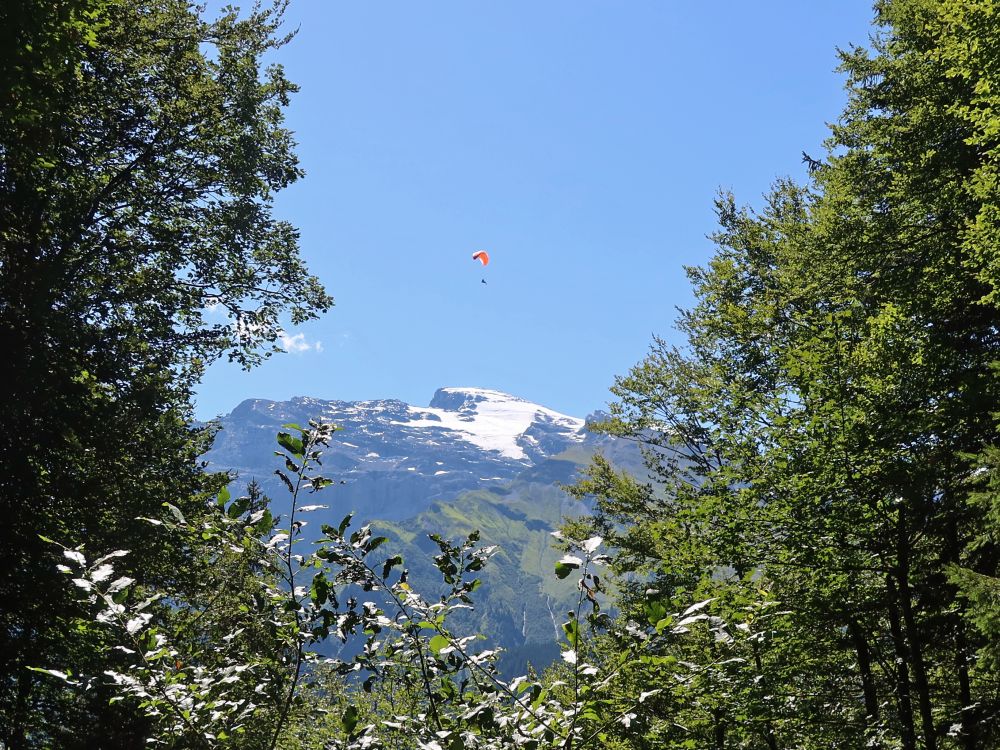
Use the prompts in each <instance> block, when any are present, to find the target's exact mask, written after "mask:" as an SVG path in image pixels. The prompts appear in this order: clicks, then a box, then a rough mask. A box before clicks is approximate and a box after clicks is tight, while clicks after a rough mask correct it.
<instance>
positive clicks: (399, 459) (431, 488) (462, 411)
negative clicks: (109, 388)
mask: <svg viewBox="0 0 1000 750" xmlns="http://www.w3.org/2000/svg"><path fill="white" fill-rule="evenodd" d="M310 419H314V420H319V421H326V422H333V423H334V424H336V425H337V426H338V427H340V428H342V429H341V431H340V432H338V433H337V434H336V436H335V439H334V441H333V444H332V445H331V446H330V448H329V449H328V450H327V451H326V452H325V453H324V456H325V457H324V461H323V465H324V469H325V474H326V475H327V476H329V477H330V478H332V479H335V480H337V481H342V482H344V484H342V485H339V486H338V487H337V488H336V491H335V492H334V493H331V496H329V497H328V498H327V499H328V500H329V501H330V502H331V503H332V504H335V505H336V506H337V508H338V509H342V508H343V509H347V510H353V511H355V512H356V513H357V514H358V517H359V518H365V519H385V520H402V519H406V518H410V517H412V516H415V515H417V514H418V513H421V512H422V511H424V510H426V509H427V508H429V507H430V505H431V503H432V502H434V501H435V500H440V499H450V498H454V497H455V496H457V495H458V494H459V493H461V492H463V491H465V490H472V489H481V488H483V487H489V486H491V485H495V484H499V485H502V484H505V483H508V482H510V481H512V480H513V479H514V478H515V477H516V476H518V475H519V474H520V473H521V472H522V471H524V470H525V469H527V468H530V467H533V466H536V465H538V464H539V463H541V462H543V461H544V460H545V459H546V458H548V457H550V456H554V455H557V454H559V453H562V452H563V451H566V450H567V449H569V448H571V447H573V446H579V445H582V444H583V443H585V442H588V436H587V432H586V430H585V427H584V420H583V419H578V418H575V417H570V416H566V415H564V414H559V413H558V412H555V411H552V410H551V409H546V408H545V407H543V406H539V405H538V404H533V403H531V402H529V401H525V400H524V399H520V398H517V397H516V396H511V395H509V394H506V393H501V392H499V391H492V390H485V389H481V388H441V389H439V390H438V391H437V392H436V393H435V394H434V397H433V398H432V399H431V402H430V405H429V406H426V407H419V406H411V405H409V404H406V403H404V402H402V401H397V400H392V399H389V400H376V401H322V400H319V399H313V398H294V399H292V400H291V401H282V402H277V401H265V400H260V399H257V400H249V401H244V402H243V403H242V404H240V405H239V406H238V407H236V409H234V410H233V412H232V413H231V414H229V415H228V416H226V417H224V418H223V419H222V420H221V424H222V430H221V431H220V433H219V435H218V436H217V438H216V441H215V446H214V447H213V449H212V450H211V451H210V452H209V453H208V454H206V456H205V459H206V460H207V461H208V462H209V468H211V469H220V470H222V469H225V470H230V471H235V472H237V474H238V475H239V477H240V478H241V479H243V480H244V481H245V480H248V479H250V478H256V479H257V481H258V482H260V483H261V484H262V485H263V486H264V487H265V490H266V491H268V494H270V495H271V496H272V498H274V499H275V502H276V504H277V505H279V506H280V505H281V503H280V498H281V496H282V494H283V491H282V490H281V488H280V485H279V484H278V482H277V480H276V478H275V477H274V476H273V472H274V469H275V468H276V466H277V464H276V461H275V457H274V452H273V451H274V449H275V442H274V436H275V434H276V433H277V432H278V430H280V429H281V425H283V424H287V423H289V422H293V423H296V424H300V425H303V426H305V425H306V424H307V423H308V421H309V420H310ZM592 440H593V439H591V441H592Z"/></svg>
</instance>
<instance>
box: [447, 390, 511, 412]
mask: <svg viewBox="0 0 1000 750" xmlns="http://www.w3.org/2000/svg"><path fill="white" fill-rule="evenodd" d="M485 401H491V402H511V401H519V402H522V403H528V402H527V401H525V400H524V399H523V398H518V397H517V396H512V395H510V394H509V393H504V392H503V391H494V390H490V389H488V388H471V387H469V388H457V387H448V388H438V389H437V390H436V391H434V397H433V398H432V399H431V403H430V408H431V409H444V410H446V411H462V410H463V409H473V408H475V405H476V404H478V403H482V402H485Z"/></svg>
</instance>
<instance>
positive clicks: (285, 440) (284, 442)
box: [278, 432, 305, 458]
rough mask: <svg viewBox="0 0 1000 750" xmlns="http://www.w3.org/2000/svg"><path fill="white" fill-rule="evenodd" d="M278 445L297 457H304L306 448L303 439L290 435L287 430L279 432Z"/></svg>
mask: <svg viewBox="0 0 1000 750" xmlns="http://www.w3.org/2000/svg"><path fill="white" fill-rule="evenodd" d="M278 445H280V446H281V447H282V448H284V449H285V450H286V451H288V452H289V453H291V454H292V455H293V456H295V457H296V458H302V457H303V454H304V453H305V450H304V448H303V446H302V440H301V439H299V438H297V437H293V436H292V435H289V434H288V433H287V432H279V433H278Z"/></svg>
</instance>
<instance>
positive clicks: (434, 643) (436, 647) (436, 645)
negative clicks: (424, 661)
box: [427, 633, 450, 656]
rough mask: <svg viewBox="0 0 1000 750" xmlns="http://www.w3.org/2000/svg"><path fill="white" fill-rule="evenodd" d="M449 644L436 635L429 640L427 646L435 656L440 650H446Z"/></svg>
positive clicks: (445, 639)
mask: <svg viewBox="0 0 1000 750" xmlns="http://www.w3.org/2000/svg"><path fill="white" fill-rule="evenodd" d="M449 643H450V641H449V640H448V639H447V638H445V637H444V636H443V635H441V634H440V633H439V634H438V635H436V636H434V637H433V638H431V640H430V642H429V643H428V644H427V645H428V646H429V647H430V649H431V651H433V652H434V655H435V656H436V655H438V654H440V653H441V649H443V648H446V647H447V646H448V644H449Z"/></svg>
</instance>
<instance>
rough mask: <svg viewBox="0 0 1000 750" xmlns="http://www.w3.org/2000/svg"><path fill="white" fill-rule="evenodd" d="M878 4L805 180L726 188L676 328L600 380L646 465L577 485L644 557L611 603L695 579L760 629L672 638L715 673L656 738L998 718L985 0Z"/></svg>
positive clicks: (913, 730)
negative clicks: (874, 28) (740, 190)
mask: <svg viewBox="0 0 1000 750" xmlns="http://www.w3.org/2000/svg"><path fill="white" fill-rule="evenodd" d="M876 12H877V21H878V23H879V29H878V34H877V35H876V36H875V37H874V38H873V48H872V50H871V51H869V50H864V49H860V48H852V49H849V50H846V51H844V52H842V55H841V56H842V64H843V70H844V71H845V72H846V74H847V76H848V93H849V103H848V106H847V108H846V110H845V112H844V115H843V116H842V118H841V120H840V121H839V122H838V123H837V124H836V125H834V126H833V128H832V136H831V138H830V140H829V143H828V151H827V155H826V158H825V159H824V160H813V159H811V158H810V159H809V161H810V164H811V170H812V171H811V174H812V181H811V184H810V185H809V186H808V187H803V186H799V185H796V184H793V183H791V182H789V181H779V182H778V183H777V184H776V185H775V187H774V188H773V190H772V191H771V193H770V194H769V195H768V197H767V203H766V206H765V207H764V208H763V210H761V211H760V212H755V211H752V210H749V209H744V208H740V207H738V206H737V205H736V202H735V200H734V199H733V198H732V197H731V196H722V197H721V198H720V200H719V201H718V203H717V210H718V215H719V220H720V225H721V228H720V230H719V232H718V233H717V234H716V236H715V241H716V244H717V248H718V249H717V253H716V255H715V257H714V258H713V259H712V260H711V261H710V263H709V264H708V265H707V266H706V267H704V268H694V269H691V270H690V277H691V279H692V282H693V284H694V288H695V293H696V295H697V299H698V302H697V304H696V305H695V307H694V308H693V309H691V310H689V311H687V312H685V313H684V314H683V316H682V318H681V322H680V328H681V330H682V332H683V333H685V334H686V336H687V346H686V347H685V348H683V349H678V348H674V347H670V346H668V345H667V344H666V343H665V342H663V341H662V340H657V341H656V342H655V344H654V346H653V349H652V351H651V352H650V354H649V356H648V357H647V358H646V359H645V360H644V361H643V362H642V363H640V364H639V365H637V366H636V367H635V368H634V369H633V370H632V372H631V373H630V374H629V375H627V376H625V377H621V378H619V379H618V380H617V382H616V386H615V388H614V392H615V394H616V396H617V397H618V402H617V403H616V404H615V405H614V406H613V409H612V418H611V420H609V421H608V422H607V423H606V424H605V425H604V426H603V428H602V429H604V430H605V431H607V432H609V433H611V434H616V435H620V436H623V437H627V438H631V439H634V440H637V441H640V442H641V443H642V444H644V445H645V446H646V449H647V464H648V466H649V468H650V470H651V473H652V475H653V477H654V479H655V481H654V482H652V483H644V482H640V481H637V480H635V479H633V478H630V477H628V476H623V475H621V474H618V473H616V472H615V471H614V469H613V468H612V467H611V466H610V465H609V464H608V463H607V462H602V461H597V462H595V463H594V464H593V466H592V468H591V470H590V473H589V476H588V477H587V478H586V479H585V481H583V482H581V483H580V484H579V485H578V487H577V488H576V492H577V493H578V494H579V495H581V496H587V495H593V496H595V497H596V498H597V501H598V507H599V515H598V517H597V518H596V519H595V520H594V522H593V528H594V530H595V531H598V532H600V533H602V534H604V535H605V536H607V537H608V539H609V541H610V542H611V543H612V544H614V545H615V546H617V547H618V548H619V550H620V552H619V554H618V556H617V558H616V570H617V572H619V573H630V574H636V575H639V576H640V578H638V579H637V580H635V581H634V583H633V585H632V586H631V590H630V591H629V592H628V593H627V595H626V597H625V599H624V601H623V606H624V611H625V613H626V614H628V615H631V616H637V615H638V613H641V612H643V611H647V610H648V608H650V607H655V606H657V599H658V598H659V597H666V598H667V600H668V601H669V599H670V597H673V596H676V595H684V594H685V593H686V592H690V591H697V592H699V593H698V596H699V597H702V596H704V597H710V598H712V599H714V600H715V601H714V603H713V605H712V606H713V607H715V608H717V610H716V611H718V612H719V613H720V614H722V615H724V616H725V618H726V622H727V623H730V625H731V627H730V629H729V631H728V632H729V633H730V634H733V633H734V632H735V629H736V628H739V629H743V630H744V631H745V632H748V633H749V634H750V637H748V638H747V639H746V640H745V642H742V643H741V642H740V639H739V638H736V639H735V640H734V642H733V643H732V644H729V643H728V640H727V639H725V638H722V639H719V640H717V641H716V642H715V643H710V644H707V646H708V647H707V648H705V647H703V648H698V646H697V645H696V644H695V643H694V642H692V641H688V640H685V641H683V642H681V643H678V644H676V645H672V646H671V650H670V655H671V656H672V657H673V658H675V659H677V660H678V661H680V660H683V661H687V662H689V663H691V664H693V665H696V666H695V667H692V669H696V670H698V671H701V672H703V673H705V674H707V675H711V677H710V678H706V679H705V680H703V681H701V682H693V683H691V686H690V688H685V689H676V688H675V689H673V690H671V691H668V693H669V696H670V697H671V698H672V699H673V702H672V703H666V704H665V705H667V706H670V708H669V709H665V710H666V711H667V712H668V715H670V716H672V717H673V718H674V719H675V720H676V721H675V723H674V724H673V725H672V726H665V727H663V728H662V735H661V736H659V737H658V738H657V740H656V743H657V744H662V745H664V746H678V747H683V746H686V743H690V746H699V747H700V746H711V747H717V748H721V747H728V746H738V747H762V748H763V747H768V748H777V747H782V746H794V747H828V746H831V745H833V744H837V743H840V744H844V745H847V746H857V747H860V746H864V745H869V744H872V745H876V746H882V745H888V746H900V747H903V748H917V747H923V748H936V747H939V746H940V747H953V746H961V747H966V748H972V747H987V746H993V745H994V744H995V743H996V742H997V740H998V737H997V735H996V731H995V727H996V726H997V711H998V710H1000V695H998V693H997V687H996V681H995V671H994V668H993V667H992V666H991V662H993V660H994V659H995V654H996V645H995V644H996V642H997V641H996V636H997V630H996V624H995V623H996V621H995V614H994V613H993V612H992V607H993V606H994V604H995V601H996V600H995V598H994V597H995V592H996V588H995V586H994V584H993V583H992V581H993V579H992V577H993V576H995V574H996V564H997V548H996V542H995V538H996V537H995V531H994V530H995V528H996V527H995V523H996V518H995V514H994V513H993V512H992V511H991V508H992V498H990V499H989V500H988V501H986V500H977V499H976V497H975V487H974V484H975V483H974V479H975V478H976V477H977V476H978V475H979V473H980V471H981V470H985V469H986V467H987V466H989V465H990V464H991V463H992V461H993V459H992V458H991V456H992V453H989V452H987V454H986V455H985V456H984V455H983V452H984V451H989V446H990V445H992V444H994V443H995V442H996V441H997V427H996V421H995V419H994V417H993V416H992V412H993V411H994V410H995V406H994V404H995V403H996V402H997V398H998V397H1000V381H998V379H997V377H996V371H995V370H994V368H993V367H992V363H993V362H995V361H996V360H997V359H998V353H1000V352H998V347H1000V339H998V338H997V335H996V319H997V309H996V306H995V301H994V292H993V288H994V287H993V282H994V277H995V271H994V267H995V259H996V247H997V246H996V243H995V242H994V240H995V238H996V237H995V234H991V233H992V232H993V231H994V230H993V228H992V219H991V218H990V217H991V216H992V215H993V213H994V211H995V206H996V205H997V194H996V190H995V182H991V179H992V178H991V176H990V175H991V174H992V173H993V171H994V169H995V160H996V154H995V144H996V138H995V131H996V123H997V121H998V120H997V115H996V112H995V110H994V109H993V108H992V104H993V102H994V98H993V97H994V95H993V93H992V88H991V84H990V81H991V80H992V77H993V76H994V74H995V69H996V61H997V56H996V50H997V45H996V40H997V37H996V34H997V29H998V28H1000V24H998V23H997V18H996V11H995V10H994V8H993V5H992V4H988V3H960V2H909V1H908V0H894V1H886V2H880V3H878V4H877V5H876ZM984 532H985V533H984ZM949 581H951V583H950V582H949ZM955 583H958V584H960V585H962V586H963V587H964V590H965V595H963V594H962V592H961V591H960V590H959V588H957V586H956V585H955ZM646 589H649V590H653V591H656V592H657V593H656V594H655V595H651V594H648V593H646ZM755 591H759V592H766V595H765V596H764V597H763V598H764V599H765V600H766V601H768V602H773V604H770V605H768V607H767V608H765V609H764V610H762V611H760V612H758V611H757V608H759V607H760V606H762V605H760V604H755V605H751V604H748V602H759V601H760V598H761V597H760V596H759V595H757V594H755V593H754V592H755ZM968 597H971V605H972V607H971V611H970V601H969V599H968ZM748 606H749V607H750V609H747V607H748ZM970 616H971V618H972V620H971V622H972V623H973V624H976V625H978V626H979V627H978V630H977V629H974V628H971V627H970V619H969V617H970ZM765 623H766V627H761V626H762V625H764V624H765ZM723 643H725V644H726V645H725V648H723V646H722V644H723ZM720 658H723V659H724V660H725V659H728V658H733V659H738V660H739V661H734V662H731V665H735V666H730V667H729V669H728V670H726V671H725V673H724V674H721V673H718V672H713V668H714V665H717V664H718V663H719V661H718V660H719V659H720ZM633 679H634V680H645V679H653V680H654V684H657V685H663V684H664V683H666V684H670V682H669V680H665V679H664V678H662V677H656V676H652V677H651V676H650V675H649V674H648V673H646V672H641V673H639V674H637V675H634V676H633ZM658 700H664V701H666V700H667V697H666V696H660V697H659V698H658ZM629 741H630V742H633V743H634V744H636V745H638V746H642V744H643V741H644V740H640V739H639V738H634V737H633V738H630V740H629Z"/></svg>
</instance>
